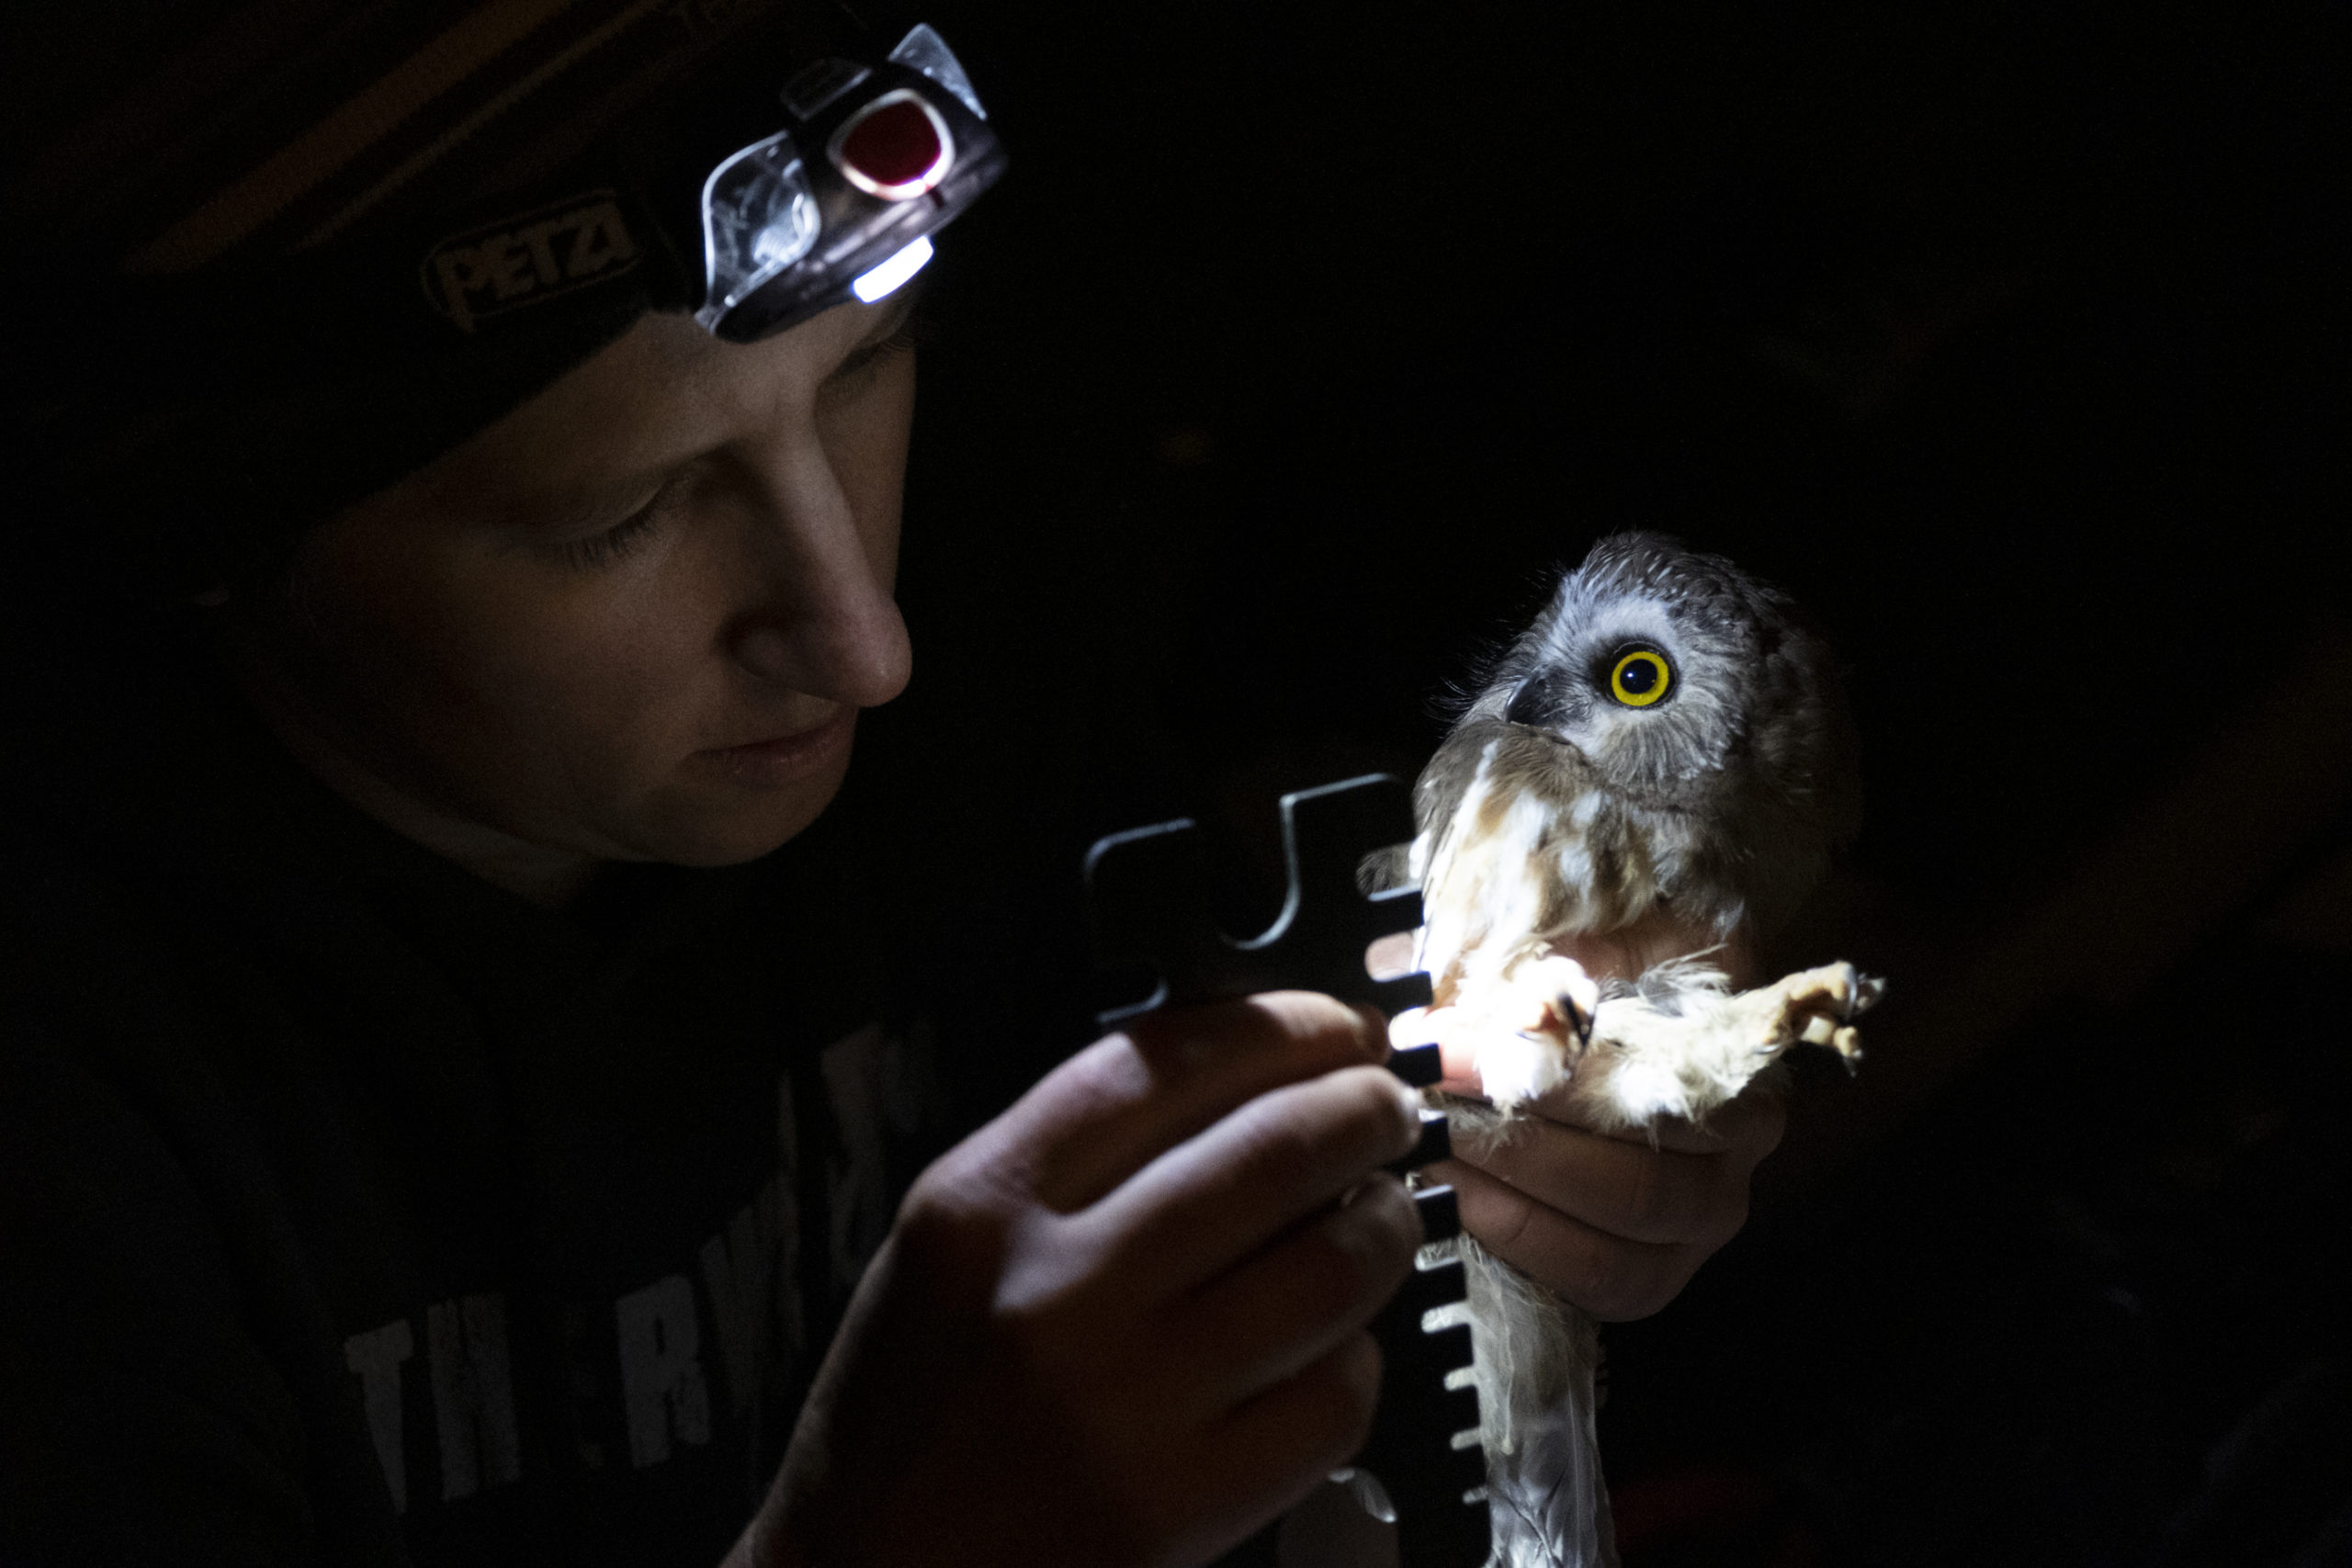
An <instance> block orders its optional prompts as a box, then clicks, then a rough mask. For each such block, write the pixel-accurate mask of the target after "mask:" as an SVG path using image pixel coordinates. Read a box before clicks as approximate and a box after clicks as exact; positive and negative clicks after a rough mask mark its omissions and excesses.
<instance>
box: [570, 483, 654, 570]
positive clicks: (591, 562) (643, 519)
mask: <svg viewBox="0 0 2352 1568" xmlns="http://www.w3.org/2000/svg"><path fill="white" fill-rule="evenodd" d="M661 506H662V498H661V497H660V496H658V495H657V496H655V497H654V498H653V499H652V500H651V501H649V502H646V503H645V504H644V505H643V506H640V507H639V508H638V509H637V510H636V511H635V512H632V513H629V514H628V516H627V517H624V518H622V519H621V520H620V521H619V522H617V523H616V524H614V525H612V526H611V527H609V528H605V529H603V530H601V531H600V532H597V533H594V534H591V535H589V536H587V537H586V538H584V539H569V540H566V541H565V542H564V543H563V544H562V545H560V546H559V547H558V550H559V553H560V554H561V555H562V557H563V558H564V560H565V562H566V563H567V564H569V565H571V566H576V567H578V568H580V569H581V570H583V571H593V570H595V569H596V568H597V567H600V566H609V565H611V564H612V563H613V562H614V561H616V560H618V559H619V558H621V557H623V556H625V555H627V554H628V553H629V551H630V550H632V549H634V548H636V547H637V546H638V545H639V544H640V543H642V542H643V541H644V539H645V538H646V536H648V535H650V533H651V532H652V531H653V525H654V524H655V523H656V522H657V521H659V519H660V516H661Z"/></svg>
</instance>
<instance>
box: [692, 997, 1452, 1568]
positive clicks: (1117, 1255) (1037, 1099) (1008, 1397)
mask: <svg viewBox="0 0 2352 1568" xmlns="http://www.w3.org/2000/svg"><path fill="white" fill-rule="evenodd" d="M1385 1050H1386V1034H1385V1030H1384V1029H1383V1028H1382V1027H1381V1025H1380V1022H1379V1021H1378V1019H1377V1018H1376V1017H1375V1016H1374V1015H1370V1014H1366V1013H1358V1012H1355V1011H1352V1010H1349V1009H1347V1008H1344V1007H1341V1006H1340V1004H1338V1003H1337V1002H1334V1001H1332V1000H1330V999H1329V998H1323V997H1316V996H1307V995H1303V994H1297V993H1285V994H1280V995H1274V996H1266V997H1258V998H1250V1000H1248V1001H1245V1002H1235V1003H1226V1004H1219V1005H1216V1006H1214V1007H1204V1008H1198V1009H1191V1010H1183V1011H1179V1012H1174V1013H1168V1014H1162V1015H1157V1016H1154V1017H1150V1018H1147V1019H1144V1020H1141V1021H1137V1022H1136V1024H1135V1025H1134V1026H1133V1027H1132V1028H1131V1029H1130V1030H1129V1031H1128V1032H1126V1033H1125V1034H1123V1035H1113V1036H1111V1037H1110V1038H1108V1039H1105V1040H1103V1041H1100V1042H1098V1043H1095V1044H1094V1045H1092V1046H1091V1047H1089V1048H1088V1049H1087V1050H1085V1051H1083V1052H1081V1053H1080V1054H1079V1055H1077V1056H1075V1057H1073V1058H1071V1060H1070V1061H1069V1062H1067V1063H1065V1064H1064V1065H1063V1066H1061V1067H1059V1068H1057V1070H1056V1071H1055V1072H1053V1073H1052V1074H1051V1075H1049V1076H1048V1077H1046V1079H1045V1080H1044V1081H1043V1082H1042V1083H1040V1084H1039V1085H1038V1086H1037V1087H1036V1088H1035V1089H1033V1090H1031V1091H1030V1093H1029V1094H1028V1095H1027V1096H1025V1097H1024V1098H1023V1100H1021V1102H1020V1103H1019V1104H1017V1105H1015V1106H1014V1107H1013V1108H1012V1110H1011V1111H1008V1112H1006V1113H1005V1114H1004V1115H1003V1116H1002V1117H1001V1118H999V1119H998V1120H997V1121H995V1122H991V1123H990V1124H989V1125H988V1126H987V1127H985V1128H982V1129H981V1130H980V1131H979V1132H978V1133H977V1134H974V1135H973V1136H972V1137H971V1138H969V1139H967V1141H966V1142H965V1143H964V1144H962V1145H959V1146H958V1147H956V1149H954V1150H952V1151H951V1152H950V1153H948V1154H947V1155H946V1156H944V1158H942V1159H941V1160H940V1161H939V1162H938V1163H937V1164H936V1165H934V1166H933V1167H932V1168H930V1169H929V1170H927V1171H925V1172H924V1173H923V1175H922V1179H920V1180H918V1181H917V1182H916V1184H915V1187H914V1190H912V1191H911V1192H910V1194H909V1195H908V1197H907V1200H906V1202H905V1203H904V1205H903V1206H902V1207H901V1208H900V1210H899V1218H898V1223H897V1224H896V1225H895V1226H894V1227H893V1229H892V1231H891V1234H890V1235H889V1238H888V1240H887V1241H886V1242H885V1243H884V1244H883V1247H882V1249H881V1251H880V1253H879V1254H878V1255H877V1256H876V1258H875V1260H874V1263H873V1265H872V1267H871V1268H869V1269H867V1271H866V1274H865V1279H864V1280H862V1281H861V1282H860V1284H859V1286H858V1290H857V1294H856V1297H855V1299H854V1301H853V1302H852V1303H851V1305H850V1309H849V1314H848V1316H847V1318H846V1320H845V1321H844V1323H843V1325H842V1330H841V1333H840V1335H839V1336H838V1337H837V1338H836V1339H835V1341H834V1344H833V1348H832V1349H831V1353H830V1354H829V1355H828V1356H827V1358H826V1360H825V1364H824V1366H823V1368H822V1369H821V1370H820V1372H819V1374H818V1377H817V1382H816V1386H815V1388H814V1389H813V1391H812V1392H811V1393H810V1395H809V1402H808V1404H807V1405H806V1407H805V1408H804V1410H803V1412H802V1416H801V1420H800V1425H799V1427H798V1428H797V1431H796V1432H795V1435H794V1438H793V1442H792V1447H791V1450H790V1451H789V1453H788V1454H787V1455H786V1460H785V1464H784V1468H783V1471H782V1472H781V1473H780V1474H779V1475H778V1477H777V1479H776V1483H775V1490H774V1491H773V1492H772V1493H771V1495H770V1496H769V1499H768V1502H767V1504H766V1506H764V1507H763V1509H762V1511H761V1515H760V1517H759V1518H757V1519H755V1520H754V1521H753V1523H752V1528H751V1529H749V1530H748V1531H747V1532H746V1533H745V1535H744V1538H743V1540H742V1541H741V1543H740V1544H739V1545H738V1547H737V1548H736V1551H735V1552H734V1553H733V1554H732V1555H731V1556H730V1558H729V1568H786V1565H798V1564H803V1563H808V1564H816V1563H822V1564H825V1565H827V1568H832V1565H835V1564H842V1565H847V1564H854V1563H855V1564H863V1563H877V1564H878V1563H888V1564H893V1565H913V1564H922V1563H933V1562H937V1563H949V1562H953V1563H961V1564H979V1563H991V1562H1006V1563H1021V1564H1024V1565H1029V1564H1038V1563H1062V1562H1069V1563H1080V1562H1082V1563H1087V1564H1123V1563H1138V1564H1140V1563H1182V1562H1204V1561H1205V1560H1207V1559H1208V1558H1210V1557H1212V1556H1214V1555H1216V1553H1217V1552H1218V1551H1222V1550H1224V1549H1225V1548H1226V1547H1227V1546H1229V1545H1231V1544H1232V1543H1233V1542H1235V1541H1237V1540H1240V1539H1241V1538H1242V1537H1243V1536H1245V1535H1247V1534H1248V1533H1249V1532H1250V1531H1251V1530H1252V1529H1256V1528H1257V1527H1258V1526H1260V1525H1261V1524H1263V1523H1264V1522H1266V1521H1267V1520H1269V1519H1271V1518H1272V1517H1275V1516H1276V1515H1277V1514H1279V1513H1281V1512H1282V1511H1283V1509H1284V1508H1286V1507H1288V1506H1290V1505H1291V1504H1292V1503H1293V1502H1295V1501H1296V1500H1297V1499H1298V1498H1299V1497H1300V1496H1302V1495H1305V1494H1306V1491H1307V1490H1308V1489H1309V1488H1310V1487H1311V1486H1313V1484H1314V1483H1316V1482H1317V1480H1318V1479H1319V1478H1320V1477H1322V1476H1323V1475H1324V1474H1326V1473H1327V1472H1329V1471H1330V1470H1331V1469H1333V1468H1334V1467H1336V1466H1338V1465H1340V1464H1342V1463H1344V1462H1345V1461H1346V1460H1347V1458H1348V1456H1349V1455H1351V1453H1353V1452H1354V1451H1355V1450H1356V1449H1357V1448H1358V1447H1359V1446H1360V1445H1361V1444H1362V1442H1363V1437H1364V1434H1365V1431H1366V1429H1367V1427H1368V1426H1369V1424H1370V1421H1371V1416H1372V1408H1373V1403H1374V1397H1375V1395H1376V1393H1377V1391H1378V1385H1379V1379H1380V1354H1379V1351H1378V1349H1377V1348H1376V1347H1375V1346H1374V1343H1373V1341H1372V1338H1371V1337H1370V1336H1369V1335H1368V1334H1366V1333H1365V1332H1364V1330H1363V1325H1365V1323H1366V1322H1368V1321H1369V1320H1370V1318H1371V1317H1372V1315H1373V1314H1374V1312H1375V1311H1376V1310H1377V1309H1378V1308H1379V1306H1380V1304H1381V1303H1383V1302H1384V1301H1385V1300H1386V1299H1387V1297H1388V1296H1389V1295H1390V1294H1391V1293H1392V1292H1394V1291H1395V1290H1396V1288H1397V1285H1398V1283H1399V1282H1401V1280H1403V1278H1404V1276H1405V1273H1406V1271H1407V1269H1408V1268H1409V1267H1410V1266H1411V1260H1412V1255H1413V1251H1414V1248H1415V1247H1417V1246H1418V1245H1419V1240H1420V1224H1419V1219H1418V1217H1417V1216H1416V1214H1415V1213H1414V1211H1413V1207H1412V1203H1411V1201H1410V1200H1409V1199H1408V1196H1407V1194H1406V1192H1405V1189H1404V1187H1403V1185H1402V1183H1400V1182H1399V1181H1397V1179H1396V1178H1395V1177H1393V1176H1390V1175H1388V1174H1387V1173H1385V1172H1384V1171H1382V1170H1380V1169H1379V1166H1380V1164H1381V1163H1382V1162H1383V1161H1385V1160H1388V1159H1393V1158H1395V1157H1396V1156H1399V1155H1402V1154H1404V1153H1405V1152H1406V1151H1407V1150H1408V1149H1409V1148H1410V1147H1411V1146H1412V1144H1413V1140H1414V1135H1415V1132H1416V1118H1415V1114H1414V1102H1413V1098H1412V1097H1411V1096H1410V1095H1409V1094H1408V1092H1407V1091H1406V1090H1404V1089H1403V1088H1402V1086H1401V1085H1399V1084H1398V1083H1397V1080H1396V1079H1395V1078H1394V1077H1392V1076H1391V1075H1389V1074H1388V1073H1387V1072H1386V1071H1385V1069H1383V1068H1381V1067H1378V1066H1374V1065H1373V1064H1374V1063H1375V1062H1377V1061H1378V1060H1379V1059H1380V1058H1381V1057H1382V1056H1383V1055H1385Z"/></svg>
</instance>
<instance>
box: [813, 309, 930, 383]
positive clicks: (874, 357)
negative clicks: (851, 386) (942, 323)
mask: <svg viewBox="0 0 2352 1568" xmlns="http://www.w3.org/2000/svg"><path fill="white" fill-rule="evenodd" d="M929 335H930V334H929V333H926V332H925V331H924V330H923V327H922V319H921V317H920V315H919V314H910V315H909V316H908V317H907V319H906V320H904V321H900V322H899V325H898V328H897V330H896V331H894V332H892V333H890V335H889V336H888V337H885V338H876V340H875V341H874V342H872V343H869V344H862V345H861V346H859V347H858V348H857V349H856V350H855V351H854V352H853V353H852V354H851V355H850V356H849V357H848V358H847V359H844V360H842V362H841V365H840V367H839V368H837V369H835V370H834V372H833V373H832V374H831V376H829V377H827V378H826V379H827V380H828V381H836V382H838V381H848V380H851V379H853V378H855V377H856V376H857V375H858V373H859V372H861V371H864V370H867V369H870V368H872V367H875V366H876V365H879V364H881V363H882V362H883V361H884V360H886V359H889V358H892V357H894V356H895V355H901V354H904V353H905V352H906V351H907V350H909V349H910V348H912V347H914V346H915V345H916V344H919V343H921V342H922V341H923V339H924V338H925V337H927V336H929Z"/></svg>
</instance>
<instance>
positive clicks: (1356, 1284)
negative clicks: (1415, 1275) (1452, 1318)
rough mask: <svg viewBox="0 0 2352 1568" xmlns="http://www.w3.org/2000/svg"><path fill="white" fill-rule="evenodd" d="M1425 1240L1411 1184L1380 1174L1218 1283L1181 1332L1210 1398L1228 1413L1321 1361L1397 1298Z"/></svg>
mask: <svg viewBox="0 0 2352 1568" xmlns="http://www.w3.org/2000/svg"><path fill="white" fill-rule="evenodd" d="M1421 1239H1422V1238H1421V1224H1420V1217H1419V1212H1418V1211H1417V1210H1416V1209H1415V1208H1414V1207H1413V1200H1412V1197H1411V1195H1410V1194H1409V1193H1408V1192H1407V1191H1406V1190H1405V1184H1404V1183H1403V1182H1402V1181H1400V1180H1398V1179H1397V1178H1396V1177H1394V1176H1391V1175H1389V1174H1388V1173H1387V1172H1386V1171H1379V1172H1375V1173H1374V1175H1373V1177H1372V1178H1371V1179H1369V1180H1367V1181H1365V1182H1364V1183H1363V1185H1362V1186H1360V1187H1358V1188H1356V1189H1355V1190H1352V1191H1351V1192H1350V1193H1349V1194H1348V1195H1347V1198H1346V1201H1344V1202H1343V1203H1341V1204H1340V1205H1339V1206H1337V1207H1335V1208H1331V1209H1329V1210H1326V1211H1325V1212H1324V1213H1321V1214H1318V1215H1315V1216H1313V1217H1312V1218H1310V1219H1309V1220H1308V1221H1307V1222H1306V1224H1303V1225H1300V1226H1299V1227H1298V1228H1297V1229H1295V1230H1294V1231H1293V1232H1292V1233H1291V1234H1290V1235H1286V1236H1283V1237H1282V1238H1280V1239H1279V1240H1277V1241H1275V1242H1274V1243H1273V1244H1272V1245H1271V1246H1269V1247H1264V1248H1262V1249H1261V1250H1260V1251H1258V1252H1257V1253H1255V1254H1254V1255H1252V1256H1251V1257H1250V1258H1246V1259H1245V1260H1243V1262H1242V1263H1241V1264H1240V1266H1239V1267H1238V1268H1236V1269H1231V1270H1229V1271H1228V1272H1227V1273H1226V1274H1224V1275H1223V1276H1221V1277H1219V1278H1218V1279H1216V1280H1211V1281H1210V1282H1209V1283H1208V1284H1207V1285H1206V1286H1204V1288H1203V1289H1202V1290H1201V1291H1199V1292H1197V1293H1196V1294H1194V1295H1193V1297H1192V1298H1191V1300H1190V1301H1188V1302H1187V1303H1184V1305H1183V1307H1182V1309H1181V1313H1182V1316H1181V1318H1180V1320H1179V1323H1180V1326H1179V1327H1178V1328H1177V1330H1176V1332H1177V1333H1178V1334H1179V1335H1180V1336H1181V1337H1182V1338H1183V1340H1184V1341H1186V1344H1187V1348H1189V1349H1191V1350H1192V1351H1193V1357H1192V1359H1193V1361H1194V1363H1195V1364H1197V1365H1198V1366H1200V1367H1202V1368H1203V1369H1204V1371H1205V1372H1206V1374H1207V1376H1206V1377H1205V1379H1204V1383H1205V1384H1206V1386H1204V1388H1202V1390H1201V1391H1200V1392H1201V1393H1202V1394H1203V1396H1204V1398H1205V1399H1206V1400H1207V1401H1209V1402H1210V1403H1211V1404H1214V1405H1216V1406H1218V1407H1221V1408H1226V1409H1229V1408H1231V1407H1232V1406H1234V1405H1236V1404H1239V1403H1240V1402H1241V1401H1242V1400H1244V1399H1246V1398H1248V1397H1250V1396H1251V1395H1253V1394H1256V1393H1261V1392H1262V1391H1263V1390H1265V1389H1267V1388H1269V1387H1271V1386H1272V1385H1273V1384H1274V1383H1277V1382H1281V1381H1282V1380H1283V1379H1284V1378H1287V1377H1291V1376H1294V1375H1295V1374H1296V1373H1297V1372H1298V1371H1301V1370H1302V1369H1304V1368H1305V1367H1306V1366H1307V1365H1309V1364H1310V1363H1312V1362H1314V1361H1317V1360H1320V1359H1322V1358H1323V1357H1324V1355H1326V1354H1327V1353H1328V1352H1329V1351H1330V1350H1331V1349H1332V1348H1334V1347H1336V1346H1337V1345H1338V1344H1339V1343H1340V1341H1341V1340H1342V1339H1345V1338H1346V1337H1348V1336H1349V1335H1351V1334H1352V1333H1354V1332H1355V1331H1356V1330H1357V1329H1359V1328H1362V1327H1363V1325H1365V1324H1367V1323H1369V1322H1371V1321H1372V1315H1373V1314H1374V1313H1375V1312H1378V1311H1379V1310H1380V1305H1381V1303H1383V1302H1385V1301H1386V1300H1387V1299H1388V1298H1389V1297H1390V1296H1392V1295H1394V1294H1396V1293H1397V1286H1398V1285H1400V1284H1402V1283H1404V1280H1405V1275H1406V1273H1407V1272H1408V1270H1409V1269H1411V1268H1412V1266H1413V1255H1414V1253H1415V1251H1417V1250H1418V1249H1419V1247H1420V1244H1421Z"/></svg>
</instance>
